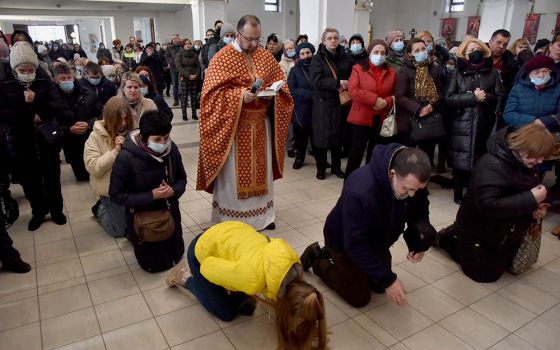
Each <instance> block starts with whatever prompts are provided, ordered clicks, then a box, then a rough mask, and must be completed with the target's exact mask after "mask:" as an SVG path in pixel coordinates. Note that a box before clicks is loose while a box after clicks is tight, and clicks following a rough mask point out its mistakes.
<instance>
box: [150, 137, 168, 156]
mask: <svg viewBox="0 0 560 350" xmlns="http://www.w3.org/2000/svg"><path fill="white" fill-rule="evenodd" d="M169 146H171V140H169V141H167V142H166V143H157V142H152V141H148V148H149V149H151V150H152V151H154V152H156V153H160V154H161V153H163V152H165V151H166V150H167V148H168V147H169Z"/></svg>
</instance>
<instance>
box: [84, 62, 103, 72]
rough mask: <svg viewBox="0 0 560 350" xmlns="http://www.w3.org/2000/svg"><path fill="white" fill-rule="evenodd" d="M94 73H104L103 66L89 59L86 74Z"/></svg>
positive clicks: (85, 69) (85, 68)
mask: <svg viewBox="0 0 560 350" xmlns="http://www.w3.org/2000/svg"><path fill="white" fill-rule="evenodd" d="M88 73H89V74H94V75H97V74H99V75H103V71H102V70H101V66H100V65H98V64H97V63H95V62H92V61H89V62H88V63H87V64H86V66H85V67H84V74H88Z"/></svg>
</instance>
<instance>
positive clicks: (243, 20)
mask: <svg viewBox="0 0 560 350" xmlns="http://www.w3.org/2000/svg"><path fill="white" fill-rule="evenodd" d="M247 23H250V24H252V25H253V26H255V27H256V26H257V25H258V26H260V25H261V21H260V20H259V18H258V17H257V16H253V15H245V16H243V17H241V18H240V19H239V21H238V22H237V31H238V32H241V31H242V30H243V27H245V24H247Z"/></svg>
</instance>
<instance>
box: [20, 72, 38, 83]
mask: <svg viewBox="0 0 560 350" xmlns="http://www.w3.org/2000/svg"><path fill="white" fill-rule="evenodd" d="M16 73H17V72H16ZM35 76H36V73H35V72H33V73H17V78H18V80H19V81H21V82H22V83H32V82H33V81H34V80H35Z"/></svg>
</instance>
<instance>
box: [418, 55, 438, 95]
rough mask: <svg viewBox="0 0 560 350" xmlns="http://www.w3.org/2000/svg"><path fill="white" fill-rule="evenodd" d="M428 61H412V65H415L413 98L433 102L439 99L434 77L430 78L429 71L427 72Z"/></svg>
mask: <svg viewBox="0 0 560 350" xmlns="http://www.w3.org/2000/svg"><path fill="white" fill-rule="evenodd" d="M430 63H431V62H430V60H429V59H428V60H426V61H425V62H422V63H417V62H413V64H414V67H416V78H415V82H414V98H415V99H416V100H418V101H421V102H427V103H430V104H434V103H436V102H437V101H438V100H439V95H438V93H437V89H436V84H435V83H434V79H432V76H431V75H430V72H428V66H429V65H430Z"/></svg>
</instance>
